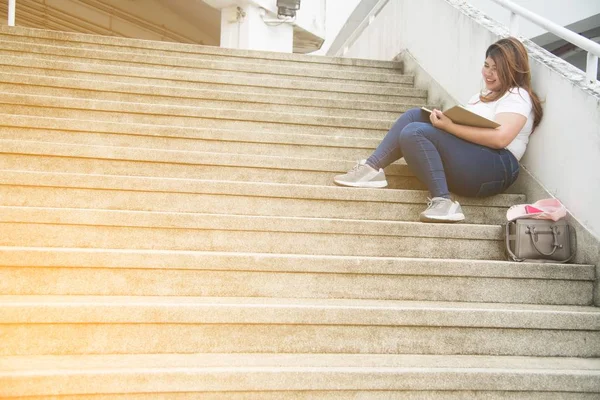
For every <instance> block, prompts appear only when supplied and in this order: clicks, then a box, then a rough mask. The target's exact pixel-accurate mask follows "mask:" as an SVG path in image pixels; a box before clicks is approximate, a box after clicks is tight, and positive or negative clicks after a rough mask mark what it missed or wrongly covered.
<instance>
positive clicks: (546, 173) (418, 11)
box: [346, 0, 600, 304]
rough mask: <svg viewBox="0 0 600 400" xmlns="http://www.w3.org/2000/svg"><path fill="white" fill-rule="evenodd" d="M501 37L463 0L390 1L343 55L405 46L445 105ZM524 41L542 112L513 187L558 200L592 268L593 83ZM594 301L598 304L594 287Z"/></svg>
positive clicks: (596, 149)
mask: <svg viewBox="0 0 600 400" xmlns="http://www.w3.org/2000/svg"><path fill="white" fill-rule="evenodd" d="M507 35H508V31H507V29H506V28H505V27H504V26H501V25H499V24H497V23H496V22H494V21H491V20H490V19H489V18H487V17H485V16H484V15H483V14H481V13H480V12H479V11H478V10H476V9H475V8H473V7H472V6H470V5H468V4H465V3H464V2H462V1H458V0H423V1H419V2H417V1H412V0H390V1H389V3H388V4H387V5H386V6H385V7H384V8H383V9H382V11H381V12H380V13H379V14H378V15H377V17H376V19H375V21H373V23H371V24H370V25H369V26H368V27H367V28H366V29H365V30H364V31H363V32H362V34H361V35H360V36H359V37H358V39H357V40H356V41H355V42H354V43H353V44H352V45H351V46H350V47H349V51H348V53H347V54H346V56H347V57H356V58H371V59H380V60H391V59H393V58H394V57H396V56H398V55H399V54H401V53H403V52H406V51H407V50H408V51H409V52H410V54H411V56H412V57H413V58H414V60H415V62H416V63H417V64H418V65H419V66H420V67H421V68H422V69H423V70H424V71H427V74H428V75H429V77H430V78H431V79H432V80H433V82H434V84H433V85H432V87H436V86H437V87H442V88H444V89H445V90H446V92H447V95H446V96H444V95H443V94H440V91H439V90H437V91H436V90H434V91H433V92H432V93H433V95H434V96H433V98H430V99H429V100H430V103H441V104H443V105H445V106H447V105H449V103H452V102H453V101H454V99H458V101H462V102H464V101H466V99H468V98H469V97H470V96H471V95H472V94H474V93H476V92H477V91H479V90H480V89H481V88H482V87H483V81H482V79H481V75H480V69H481V65H482V63H483V60H484V55H485V50H486V48H487V47H488V46H489V45H490V44H491V43H493V42H494V41H496V40H498V39H499V38H500V37H502V36H507ZM525 44H526V47H527V48H528V50H529V52H530V61H531V67H532V75H533V84H534V88H535V90H536V92H537V93H538V95H539V96H540V98H541V99H542V100H543V101H544V110H545V117H544V119H543V121H542V124H541V125H540V126H539V128H538V130H537V131H536V132H535V133H534V134H533V136H532V138H531V142H530V145H529V147H528V150H527V153H526V155H525V157H524V158H523V159H522V165H523V166H524V168H525V170H526V171H527V173H525V174H523V178H522V179H521V182H520V183H518V185H517V188H518V190H522V191H525V192H526V193H527V194H528V196H529V199H530V200H531V201H534V200H536V199H539V198H541V197H544V196H548V195H553V196H555V197H557V198H558V199H560V200H561V201H562V202H563V203H564V204H565V205H566V206H567V208H568V209H569V212H570V213H571V220H572V222H573V223H575V224H576V225H577V226H579V227H580V246H579V249H580V254H579V255H578V258H577V260H578V262H586V263H593V264H596V265H598V264H600V246H598V243H599V240H600V207H598V205H597V204H598V202H599V201H600V85H599V84H598V83H597V84H595V85H586V84H585V83H584V82H585V75H584V73H583V72H581V71H579V70H578V69H576V68H575V67H573V66H571V65H569V64H568V63H566V62H565V61H563V60H561V59H559V58H556V57H554V56H552V55H551V54H549V53H548V52H546V51H545V50H543V49H541V48H540V47H538V46H537V45H535V44H534V43H532V42H529V41H525ZM418 81H419V80H418ZM421 81H424V80H423V79H421ZM436 93H437V95H436ZM436 96H437V98H435V97H436ZM599 272H600V271H599ZM596 299H597V303H598V304H600V290H599V291H597V295H596Z"/></svg>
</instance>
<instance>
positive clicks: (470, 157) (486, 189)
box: [400, 123, 519, 197]
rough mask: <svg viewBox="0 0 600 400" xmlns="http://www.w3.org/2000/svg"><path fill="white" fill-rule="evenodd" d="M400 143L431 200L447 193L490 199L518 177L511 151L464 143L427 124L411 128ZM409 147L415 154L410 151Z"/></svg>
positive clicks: (410, 126) (407, 160)
mask: <svg viewBox="0 0 600 400" xmlns="http://www.w3.org/2000/svg"><path fill="white" fill-rule="evenodd" d="M405 132H406V133H405ZM400 142H401V144H402V148H403V150H404V152H405V155H404V158H405V160H406V162H407V164H408V165H409V167H410V168H411V169H412V170H413V171H414V173H415V175H417V177H418V178H419V179H420V180H421V181H422V182H423V183H425V184H426V185H427V187H428V188H429V190H430V192H431V195H432V196H434V197H443V196H444V195H445V194H446V193H447V190H448V189H449V190H450V191H452V192H453V193H455V194H458V195H461V196H467V197H486V196H492V195H496V194H499V193H502V192H503V191H504V190H506V188H508V186H510V185H511V184H512V183H513V182H514V180H515V179H516V177H517V176H518V170H519V163H518V161H517V159H516V158H515V157H514V156H513V155H512V154H511V153H510V151H508V150H506V149H491V148H489V147H486V146H482V145H478V144H475V143H471V142H467V141H466V140H463V139H460V138H458V137H456V136H454V135H452V134H450V133H448V132H445V131H442V130H439V129H437V128H434V127H433V126H431V125H429V124H418V123H416V124H410V125H409V126H408V127H407V128H406V129H405V130H404V132H403V134H402V136H401V139H400ZM411 146H412V147H415V148H416V150H410V151H409V147H411ZM419 147H422V148H423V149H425V150H421V151H419ZM433 148H434V149H435V151H434V150H433ZM425 154H426V155H425ZM437 157H439V158H437ZM438 160H440V162H441V166H440V164H438ZM442 173H443V177H442ZM444 183H445V185H446V186H444ZM446 188H447V189H446Z"/></svg>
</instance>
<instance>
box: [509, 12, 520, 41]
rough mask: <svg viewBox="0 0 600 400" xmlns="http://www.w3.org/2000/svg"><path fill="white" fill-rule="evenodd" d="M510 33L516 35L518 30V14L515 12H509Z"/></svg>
mask: <svg viewBox="0 0 600 400" xmlns="http://www.w3.org/2000/svg"><path fill="white" fill-rule="evenodd" d="M509 26H510V35H511V36H514V37H516V36H517V34H518V32H519V16H518V15H517V13H516V12H514V11H511V12H510V25H509Z"/></svg>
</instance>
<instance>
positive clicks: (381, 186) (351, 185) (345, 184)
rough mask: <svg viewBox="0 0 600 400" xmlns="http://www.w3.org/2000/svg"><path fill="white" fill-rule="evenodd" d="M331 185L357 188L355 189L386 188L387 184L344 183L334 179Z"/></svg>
mask: <svg viewBox="0 0 600 400" xmlns="http://www.w3.org/2000/svg"><path fill="white" fill-rule="evenodd" d="M333 183H335V184H336V185H338V186H348V187H357V188H384V187H386V186H387V185H388V184H387V182H381V181H379V182H344V181H338V180H336V179H334V180H333Z"/></svg>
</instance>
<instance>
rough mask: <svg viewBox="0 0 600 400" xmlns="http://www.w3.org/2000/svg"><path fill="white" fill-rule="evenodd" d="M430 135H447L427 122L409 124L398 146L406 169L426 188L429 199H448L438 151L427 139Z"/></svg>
mask: <svg viewBox="0 0 600 400" xmlns="http://www.w3.org/2000/svg"><path fill="white" fill-rule="evenodd" d="M426 132H427V133H428V134H426ZM431 135H449V134H448V133H446V132H444V131H441V130H439V129H437V128H435V127H434V126H433V125H431V124H430V123H427V122H413V123H410V124H408V125H407V126H406V127H405V128H404V129H403V130H402V133H401V135H400V146H401V147H402V150H403V152H404V159H405V160H406V163H407V164H408V167H409V168H410V169H411V171H413V173H414V174H415V175H416V176H417V178H419V180H420V181H421V182H423V183H424V184H425V185H426V186H427V189H429V192H430V193H431V197H444V198H447V199H449V198H450V191H449V190H448V183H447V182H446V174H445V171H444V164H443V162H442V157H441V156H440V153H439V151H438V149H437V148H436V146H435V145H434V144H433V143H432V141H431V140H430V139H429V138H428V136H431Z"/></svg>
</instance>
